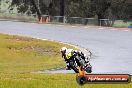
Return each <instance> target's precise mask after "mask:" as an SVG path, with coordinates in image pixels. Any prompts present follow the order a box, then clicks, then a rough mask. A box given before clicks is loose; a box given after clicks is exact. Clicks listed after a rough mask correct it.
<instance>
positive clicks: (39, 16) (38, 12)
mask: <svg viewBox="0 0 132 88" xmlns="http://www.w3.org/2000/svg"><path fill="white" fill-rule="evenodd" d="M31 3H32V4H33V6H34V8H35V10H36V12H37V15H38V19H39V20H40V18H41V16H42V14H41V11H40V10H39V9H38V8H37V5H36V3H35V1H34V0H31Z"/></svg>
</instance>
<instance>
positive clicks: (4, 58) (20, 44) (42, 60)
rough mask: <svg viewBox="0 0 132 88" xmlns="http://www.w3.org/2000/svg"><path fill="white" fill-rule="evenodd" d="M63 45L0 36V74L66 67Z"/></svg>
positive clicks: (25, 38)
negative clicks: (61, 51)
mask: <svg viewBox="0 0 132 88" xmlns="http://www.w3.org/2000/svg"><path fill="white" fill-rule="evenodd" d="M62 46H66V45H64V44H61V43H56V42H49V41H42V40H37V39H33V38H27V37H18V36H13V35H12V36H8V35H0V72H33V71H38V70H44V69H49V68H55V67H60V66H64V64H65V63H64V61H63V59H62V58H61V55H60V52H59V50H60V48H61V47H62Z"/></svg>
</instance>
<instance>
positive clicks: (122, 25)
mask: <svg viewBox="0 0 132 88" xmlns="http://www.w3.org/2000/svg"><path fill="white" fill-rule="evenodd" d="M130 24H132V22H123V21H122V20H117V21H115V22H114V25H113V27H127V28H128V26H130Z"/></svg>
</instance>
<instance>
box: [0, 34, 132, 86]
mask: <svg viewBox="0 0 132 88" xmlns="http://www.w3.org/2000/svg"><path fill="white" fill-rule="evenodd" d="M62 46H67V45H64V44H60V43H56V42H50V41H42V40H36V39H33V38H28V37H19V36H13V35H10V36H9V35H3V34H0V88H80V87H82V88H132V83H130V84H85V85H83V86H80V85H78V84H77V83H76V75H75V74H39V73H32V72H34V71H39V70H44V69H49V68H55V67H61V66H64V65H65V63H64V61H63V59H62V58H61V56H60V53H59V49H60V48H61V47H62ZM67 47H70V48H71V46H67Z"/></svg>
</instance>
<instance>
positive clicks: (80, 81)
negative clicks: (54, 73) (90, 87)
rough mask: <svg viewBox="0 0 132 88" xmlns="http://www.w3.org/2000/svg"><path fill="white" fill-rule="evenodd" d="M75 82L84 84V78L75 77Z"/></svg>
mask: <svg viewBox="0 0 132 88" xmlns="http://www.w3.org/2000/svg"><path fill="white" fill-rule="evenodd" d="M76 81H77V83H78V84H80V85H83V84H85V83H86V81H87V80H86V78H85V77H84V76H77V78H76Z"/></svg>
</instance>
